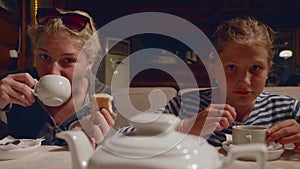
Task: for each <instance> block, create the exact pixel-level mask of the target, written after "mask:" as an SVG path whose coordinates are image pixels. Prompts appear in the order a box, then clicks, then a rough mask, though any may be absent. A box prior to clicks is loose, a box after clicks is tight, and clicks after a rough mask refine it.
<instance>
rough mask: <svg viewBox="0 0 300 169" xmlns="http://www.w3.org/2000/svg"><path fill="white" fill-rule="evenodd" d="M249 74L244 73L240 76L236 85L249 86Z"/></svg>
mask: <svg viewBox="0 0 300 169" xmlns="http://www.w3.org/2000/svg"><path fill="white" fill-rule="evenodd" d="M250 79H251V74H250V73H249V72H244V73H242V74H241V75H240V78H239V81H238V85H239V86H242V87H245V86H250V84H251V80H250Z"/></svg>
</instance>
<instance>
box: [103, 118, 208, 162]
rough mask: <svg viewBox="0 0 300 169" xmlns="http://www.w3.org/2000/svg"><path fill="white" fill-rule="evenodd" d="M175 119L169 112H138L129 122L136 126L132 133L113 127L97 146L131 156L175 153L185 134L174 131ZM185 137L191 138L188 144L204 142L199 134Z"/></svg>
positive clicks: (192, 145)
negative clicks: (112, 130) (124, 132)
mask: <svg viewBox="0 0 300 169" xmlns="http://www.w3.org/2000/svg"><path fill="white" fill-rule="evenodd" d="M179 123H180V119H179V118H178V117H176V116H174V115H171V114H158V113H141V114H139V115H136V116H134V117H133V118H132V119H131V121H130V126H134V127H135V128H136V130H134V132H133V133H129V134H128V133H127V134H122V133H119V132H116V131H114V132H112V133H110V136H108V137H107V139H106V140H105V141H104V142H103V144H101V149H103V150H105V151H108V152H110V153H113V154H115V155H119V156H125V157H131V158H145V157H152V156H156V155H160V154H164V153H168V154H174V153H176V154H178V151H179V150H180V149H181V147H182V145H183V144H184V143H183V141H185V142H186V141H187V139H186V137H187V135H186V134H182V133H179V132H177V131H176V130H177V127H178V125H179ZM189 137H192V138H193V140H194V141H191V142H190V143H189V144H188V147H190V148H193V147H198V146H199V143H206V140H205V139H203V138H201V137H196V136H189ZM189 139H191V138H189ZM195 139H196V140H195ZM195 144H197V145H195ZM184 145H186V144H184Z"/></svg>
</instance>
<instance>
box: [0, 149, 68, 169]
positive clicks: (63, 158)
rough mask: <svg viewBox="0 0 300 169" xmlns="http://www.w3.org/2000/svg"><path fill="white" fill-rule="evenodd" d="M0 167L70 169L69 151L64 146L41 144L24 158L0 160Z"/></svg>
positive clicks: (8, 168) (14, 168) (3, 168)
mask: <svg viewBox="0 0 300 169" xmlns="http://www.w3.org/2000/svg"><path fill="white" fill-rule="evenodd" d="M0 168H1V169H72V163H71V153H70V152H69V151H68V150H67V149H66V148H64V147H59V146H41V147H39V149H38V150H37V151H36V152H35V153H33V154H30V155H28V156H26V157H24V158H20V159H14V160H7V161H0Z"/></svg>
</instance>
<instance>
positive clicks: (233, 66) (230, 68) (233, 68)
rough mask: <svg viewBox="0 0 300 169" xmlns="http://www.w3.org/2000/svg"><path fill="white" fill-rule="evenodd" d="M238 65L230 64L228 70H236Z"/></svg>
mask: <svg viewBox="0 0 300 169" xmlns="http://www.w3.org/2000/svg"><path fill="white" fill-rule="evenodd" d="M236 69H237V67H236V66H235V65H228V66H227V70H236Z"/></svg>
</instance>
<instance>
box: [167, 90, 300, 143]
mask: <svg viewBox="0 0 300 169" xmlns="http://www.w3.org/2000/svg"><path fill="white" fill-rule="evenodd" d="M211 91H212V90H211V89H207V90H201V91H192V92H187V93H184V94H183V95H182V96H176V97H174V98H173V99H172V100H170V101H169V102H168V104H167V105H166V106H165V109H164V113H170V114H175V115H176V116H179V117H180V118H182V119H185V118H191V117H192V116H194V115H196V114H197V113H198V112H201V111H202V110H203V109H205V108H206V107H208V105H209V104H211ZM299 117H300V102H299V101H298V100H296V99H294V98H291V97H288V96H284V95H279V94H275V93H269V92H262V93H261V94H260V95H259V96H258V97H257V98H256V102H255V105H254V107H253V109H252V111H251V113H250V115H249V117H248V118H247V120H246V121H244V122H242V123H240V122H238V124H242V125H259V126H265V127H270V126H272V125H273V124H275V123H277V122H280V121H283V120H286V119H295V120H296V121H297V122H298V123H300V118H299ZM231 133H232V126H230V127H229V128H228V129H224V130H222V131H215V132H213V133H212V134H211V135H209V136H205V137H207V141H208V142H209V143H210V144H212V145H214V146H221V145H222V142H224V141H226V135H225V134H231Z"/></svg>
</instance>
